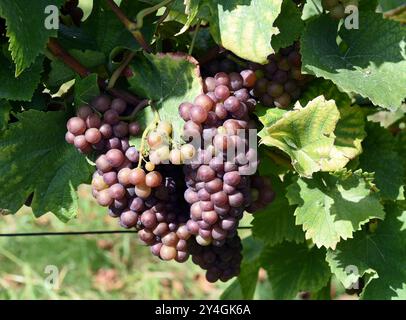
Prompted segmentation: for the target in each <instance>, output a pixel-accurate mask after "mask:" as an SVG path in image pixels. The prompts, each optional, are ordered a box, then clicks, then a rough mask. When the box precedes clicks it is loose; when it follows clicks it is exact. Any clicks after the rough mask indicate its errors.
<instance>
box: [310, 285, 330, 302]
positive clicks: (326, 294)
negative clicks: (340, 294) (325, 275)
mask: <svg viewBox="0 0 406 320" xmlns="http://www.w3.org/2000/svg"><path fill="white" fill-rule="evenodd" d="M310 298H311V299H312V300H331V283H330V281H328V282H327V285H326V286H324V287H323V288H321V289H319V290H316V291H313V292H311V293H310Z"/></svg>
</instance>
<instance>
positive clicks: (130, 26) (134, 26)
mask: <svg viewBox="0 0 406 320" xmlns="http://www.w3.org/2000/svg"><path fill="white" fill-rule="evenodd" d="M170 1H172V0H166V1H164V2H167V3H169V2H170ZM106 2H107V4H108V6H109V7H110V9H111V10H112V11H113V12H114V13H115V15H116V16H117V18H118V19H119V20H120V21H121V22H122V23H123V25H124V26H125V27H126V28H127V30H128V31H129V32H131V34H132V35H133V37H134V38H135V40H136V41H137V42H138V43H139V45H140V46H141V47H142V48H143V49H144V51H146V52H148V53H151V52H152V49H151V47H150V46H149V44H148V43H147V42H146V41H145V38H144V36H143V35H142V33H141V31H140V29H141V28H142V25H143V21H142V19H143V17H144V16H145V15H147V14H149V13H143V15H141V16H140V17H141V22H139V21H137V23H136V22H133V21H131V20H130V19H129V18H128V17H127V16H126V15H125V13H124V12H123V10H121V8H120V7H119V6H118V5H117V4H116V3H115V2H114V1H113V0H106ZM157 6H158V5H156V6H155V7H157ZM152 8H154V7H152ZM148 9H151V8H148ZM158 9H159V8H158ZM158 9H157V10H158ZM145 10H147V9H144V10H142V11H140V12H139V13H138V15H140V14H141V13H142V12H143V11H145ZM152 12H153V11H152ZM138 15H137V20H138ZM139 25H141V27H139Z"/></svg>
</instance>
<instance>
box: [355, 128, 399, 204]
mask: <svg viewBox="0 0 406 320" xmlns="http://www.w3.org/2000/svg"><path fill="white" fill-rule="evenodd" d="M395 141H396V140H395V138H394V137H393V136H392V135H391V134H390V133H389V131H388V130H385V129H384V128H382V127H380V126H379V125H378V124H370V125H369V126H368V136H367V138H366V139H365V141H364V143H363V146H364V152H363V154H362V155H361V157H360V167H361V168H362V169H363V170H364V171H368V172H375V183H376V186H377V187H378V189H379V190H380V193H381V196H382V198H384V199H386V200H397V199H398V200H402V199H403V198H404V197H403V192H404V187H403V184H404V179H405V170H404V167H403V164H402V160H403V158H402V157H401V156H400V155H399V154H398V153H397V152H396V150H395Z"/></svg>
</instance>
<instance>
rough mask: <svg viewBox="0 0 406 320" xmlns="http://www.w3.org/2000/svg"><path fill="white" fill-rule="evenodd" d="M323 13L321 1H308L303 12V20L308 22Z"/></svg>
mask: <svg viewBox="0 0 406 320" xmlns="http://www.w3.org/2000/svg"><path fill="white" fill-rule="evenodd" d="M322 12H323V7H322V6H321V0H307V1H306V3H305V5H304V7H303V12H302V19H303V20H307V19H309V18H311V17H314V16H317V15H319V14H321V13H322Z"/></svg>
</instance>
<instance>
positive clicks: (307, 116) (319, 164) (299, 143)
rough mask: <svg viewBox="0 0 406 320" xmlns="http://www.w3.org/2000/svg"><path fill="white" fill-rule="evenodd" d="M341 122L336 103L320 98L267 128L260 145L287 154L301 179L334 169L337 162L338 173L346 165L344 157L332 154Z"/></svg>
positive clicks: (289, 113) (287, 114) (285, 115)
mask: <svg viewBox="0 0 406 320" xmlns="http://www.w3.org/2000/svg"><path fill="white" fill-rule="evenodd" d="M269 112H270V113H273V112H274V111H269ZM338 119H339V112H338V110H337V107H336V105H335V103H334V101H333V100H330V101H326V100H325V99H324V97H322V96H320V97H317V98H316V99H314V100H313V101H311V102H309V103H308V104H307V106H306V107H305V108H300V109H298V110H293V111H290V112H287V113H285V114H284V116H283V117H282V118H281V119H280V120H278V121H276V122H275V123H273V124H272V125H271V126H270V127H266V135H265V136H263V138H262V140H261V141H262V143H264V144H265V145H267V146H274V147H277V148H279V149H280V150H282V151H284V152H285V153H287V154H288V155H289V156H290V157H291V159H292V165H293V167H294V168H295V170H296V171H297V172H298V173H299V174H300V175H302V176H307V177H309V176H311V175H312V173H313V172H317V171H320V170H325V166H326V164H327V165H328V166H329V168H331V163H332V162H333V161H335V160H337V165H336V169H339V168H341V167H343V166H344V165H345V164H346V162H345V163H343V161H342V158H343V155H342V154H340V153H338V154H337V153H333V152H332V151H334V148H333V146H334V139H335V136H334V133H333V132H334V129H335V126H336V123H337V121H338ZM344 160H345V159H344ZM347 162H348V161H347Z"/></svg>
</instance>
